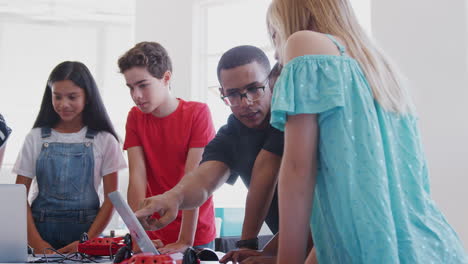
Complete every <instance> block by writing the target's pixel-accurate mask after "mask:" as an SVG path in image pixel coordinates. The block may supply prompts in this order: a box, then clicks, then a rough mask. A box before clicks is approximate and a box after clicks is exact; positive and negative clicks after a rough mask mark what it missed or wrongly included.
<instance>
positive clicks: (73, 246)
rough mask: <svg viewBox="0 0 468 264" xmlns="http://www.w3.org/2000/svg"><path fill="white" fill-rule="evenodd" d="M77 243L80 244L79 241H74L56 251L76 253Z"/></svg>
mask: <svg viewBox="0 0 468 264" xmlns="http://www.w3.org/2000/svg"><path fill="white" fill-rule="evenodd" d="M78 243H80V241H78V240H77V241H74V242H72V243H70V244H68V245H66V246H64V247H63V248H60V249H58V250H57V251H58V252H60V253H72V252H77V251H78Z"/></svg>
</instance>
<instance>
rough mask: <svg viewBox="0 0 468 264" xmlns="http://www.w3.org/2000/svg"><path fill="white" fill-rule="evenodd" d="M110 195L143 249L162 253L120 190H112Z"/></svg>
mask: <svg viewBox="0 0 468 264" xmlns="http://www.w3.org/2000/svg"><path fill="white" fill-rule="evenodd" d="M108 196H109V199H110V200H111V202H112V204H113V205H114V207H115V209H116V210H117V212H118V213H119V215H120V217H121V218H122V220H123V221H124V223H125V225H126V226H127V228H128V230H129V231H130V235H132V238H133V239H135V240H136V242H137V244H138V246H139V247H140V249H141V251H142V252H144V253H154V254H155V255H160V253H159V251H158V250H157V249H156V247H155V246H154V244H153V242H151V239H150V238H149V237H148V234H146V232H145V229H143V226H142V225H141V223H140V221H138V219H137V218H136V216H135V214H134V213H133V211H132V209H131V208H130V206H128V204H127V202H126V201H125V200H124V199H123V197H122V195H121V194H120V192H119V191H115V192H111V193H109V194H108Z"/></svg>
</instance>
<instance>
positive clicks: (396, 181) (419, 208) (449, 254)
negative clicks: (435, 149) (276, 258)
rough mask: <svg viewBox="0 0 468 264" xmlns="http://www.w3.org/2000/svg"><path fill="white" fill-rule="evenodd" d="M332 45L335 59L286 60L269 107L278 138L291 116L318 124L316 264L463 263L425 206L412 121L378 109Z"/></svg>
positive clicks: (456, 245)
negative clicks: (310, 116) (313, 118)
mask: <svg viewBox="0 0 468 264" xmlns="http://www.w3.org/2000/svg"><path fill="white" fill-rule="evenodd" d="M329 37H330V39H332V41H333V42H334V43H335V44H336V45H337V46H338V48H339V49H340V52H341V56H332V55H306V56H302V57H297V58H295V59H293V60H291V61H290V62H289V63H288V64H287V65H285V67H284V68H283V71H282V73H281V75H280V77H279V79H278V81H277V83H276V85H275V88H274V93H273V98H272V106H271V124H272V125H273V126H274V127H276V128H277V129H280V130H284V126H285V123H286V121H287V116H288V115H296V114H317V120H318V125H319V139H318V140H319V141H318V142H319V143H318V144H319V147H318V157H319V158H318V170H317V179H316V187H315V195H314V202H313V210H312V215H311V218H310V225H311V229H312V234H313V238H314V242H315V246H316V250H317V258H318V261H319V263H321V264H328V263H332V264H335V263H337V264H341V263H344V264H350V263H356V264H357V263H359V264H362V263H372V264H375V263H379V264H380V263H388V264H394V263H408V264H415V263H423V264H426V263H437V264H441V263H444V264H446V263H468V260H467V256H466V252H465V250H464V248H463V246H462V243H461V242H460V239H459V237H458V236H457V234H456V233H455V231H454V230H453V229H452V227H450V225H449V224H448V223H447V221H446V219H445V217H444V216H443V214H442V213H441V212H440V210H439V209H438V208H437V206H436V205H435V204H434V201H433V200H432V199H431V197H430V190H429V179H428V170H427V165H426V160H425V158H424V154H423V149H422V146H421V140H420V135H419V131H418V128H417V124H416V123H417V122H416V121H417V120H416V118H415V117H414V116H411V115H400V114H395V113H391V112H388V111H386V110H385V109H383V108H382V107H381V106H380V105H379V103H378V102H377V101H375V100H374V98H373V96H372V90H371V88H370V86H369V84H368V82H367V80H366V77H365V76H364V74H363V71H362V70H361V68H360V66H359V64H358V62H357V61H356V60H354V59H353V58H351V57H349V56H347V55H346V54H345V50H344V47H342V46H341V45H340V44H339V43H338V42H336V41H335V39H334V38H333V37H332V36H329ZM295 206H300V205H295ZM280 231H281V230H280Z"/></svg>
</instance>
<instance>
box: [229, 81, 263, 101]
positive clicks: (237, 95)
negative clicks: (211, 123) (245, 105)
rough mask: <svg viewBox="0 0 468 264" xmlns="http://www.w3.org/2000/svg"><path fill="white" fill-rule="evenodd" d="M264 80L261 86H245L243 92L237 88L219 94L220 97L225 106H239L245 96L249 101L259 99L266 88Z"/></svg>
mask: <svg viewBox="0 0 468 264" xmlns="http://www.w3.org/2000/svg"><path fill="white" fill-rule="evenodd" d="M266 81H267V80H265V81H264V82H263V83H264V84H262V85H261V86H253V87H247V88H245V90H246V91H245V92H244V93H241V92H239V91H238V90H235V91H233V92H230V93H228V94H227V95H221V99H222V100H223V102H224V103H225V104H226V105H227V106H239V105H241V104H242V99H243V98H244V97H245V98H246V99H247V100H248V101H249V102H255V101H258V100H260V99H261V98H262V97H263V96H264V95H265V88H266V84H265V83H266Z"/></svg>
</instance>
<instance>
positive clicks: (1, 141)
mask: <svg viewBox="0 0 468 264" xmlns="http://www.w3.org/2000/svg"><path fill="white" fill-rule="evenodd" d="M10 134H11V128H9V127H8V126H7V124H6V122H5V119H4V118H3V115H2V114H0V168H2V163H3V155H4V154H5V147H6V142H7V139H8V137H9V136H10Z"/></svg>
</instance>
